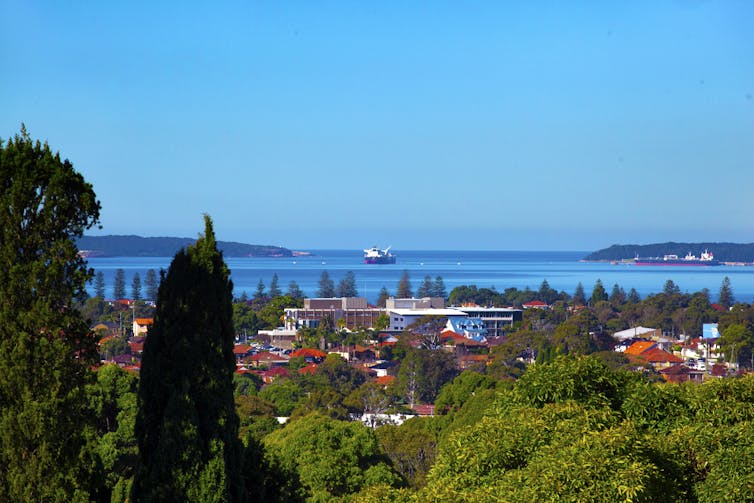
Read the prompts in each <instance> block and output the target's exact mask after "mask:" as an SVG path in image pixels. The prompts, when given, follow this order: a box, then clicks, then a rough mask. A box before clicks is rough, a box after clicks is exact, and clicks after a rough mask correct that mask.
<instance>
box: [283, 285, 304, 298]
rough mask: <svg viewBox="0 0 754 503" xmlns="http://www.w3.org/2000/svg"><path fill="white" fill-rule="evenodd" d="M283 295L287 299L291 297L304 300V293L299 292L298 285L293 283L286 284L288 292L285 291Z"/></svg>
mask: <svg viewBox="0 0 754 503" xmlns="http://www.w3.org/2000/svg"><path fill="white" fill-rule="evenodd" d="M285 294H286V295H287V296H288V297H293V298H294V299H303V298H304V292H302V291H301V288H299V286H298V283H296V282H295V281H291V282H290V283H288V291H286V292H285Z"/></svg>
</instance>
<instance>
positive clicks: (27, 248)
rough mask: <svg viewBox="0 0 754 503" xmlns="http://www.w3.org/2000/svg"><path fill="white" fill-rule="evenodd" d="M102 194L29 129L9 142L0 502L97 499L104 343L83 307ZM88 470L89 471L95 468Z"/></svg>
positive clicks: (2, 264) (3, 188)
mask: <svg viewBox="0 0 754 503" xmlns="http://www.w3.org/2000/svg"><path fill="white" fill-rule="evenodd" d="M99 212H100V204H99V202H98V201H97V198H96V196H95V194H94V190H93V189H92V186H91V185H90V184H89V183H87V182H86V181H85V180H84V178H83V177H82V176H81V174H79V173H78V172H77V171H75V170H74V168H73V165H72V164H71V163H70V162H69V161H68V160H61V159H60V155H59V154H58V153H53V152H52V151H51V150H50V147H49V146H48V145H47V144H46V143H45V144H44V145H42V144H40V142H39V141H36V142H34V141H32V140H31V138H30V137H29V135H28V133H27V132H26V128H25V127H24V126H22V127H21V132H20V134H17V135H15V136H14V137H13V138H11V139H10V140H8V141H7V142H5V143H3V142H0V501H87V500H88V499H89V498H90V494H89V488H90V487H91V485H90V484H91V483H92V481H91V478H90V477H91V470H90V467H91V466H92V465H93V457H94V453H93V452H92V451H91V450H90V449H89V448H88V444H87V438H88V437H89V438H91V435H92V434H93V431H94V430H93V428H94V416H93V414H92V412H91V409H90V408H89V407H88V406H87V400H86V395H85V386H86V384H87V383H90V382H92V379H93V375H92V373H91V371H90V368H91V367H92V366H93V365H94V364H95V363H96V362H97V360H98V355H97V337H96V336H95V334H93V333H92V332H90V330H89V327H88V324H87V322H86V320H84V318H83V317H82V315H81V313H80V312H79V311H78V308H77V307H76V303H75V299H80V298H83V297H84V296H85V288H86V284H87V282H88V281H89V280H90V279H91V277H92V274H93V272H92V271H91V270H90V269H88V268H87V267H86V262H85V261H84V259H83V258H81V257H80V256H79V254H78V250H77V248H76V240H77V239H78V238H80V237H81V236H82V235H83V232H84V230H86V229H90V228H91V227H93V226H94V225H96V224H97V222H98V220H99ZM86 465H89V467H87V466H86Z"/></svg>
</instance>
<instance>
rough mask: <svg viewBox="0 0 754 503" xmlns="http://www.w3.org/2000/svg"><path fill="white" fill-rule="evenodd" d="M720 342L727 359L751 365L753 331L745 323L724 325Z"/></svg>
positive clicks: (753, 342)
mask: <svg viewBox="0 0 754 503" xmlns="http://www.w3.org/2000/svg"><path fill="white" fill-rule="evenodd" d="M720 343H721V346H722V348H723V352H724V354H725V355H726V360H727V361H730V362H733V363H741V364H743V365H744V366H749V367H750V366H751V360H752V350H753V349H754V333H752V331H751V330H750V329H749V328H747V327H746V325H743V324H740V323H734V324H732V325H729V326H728V327H726V328H725V330H723V333H722V334H721V336H720Z"/></svg>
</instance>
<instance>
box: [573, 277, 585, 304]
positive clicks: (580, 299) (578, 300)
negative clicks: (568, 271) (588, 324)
mask: <svg viewBox="0 0 754 503" xmlns="http://www.w3.org/2000/svg"><path fill="white" fill-rule="evenodd" d="M573 304H574V305H576V306H583V305H584V304H586V294H585V293H584V285H582V284H581V281H579V284H578V285H576V291H575V292H573Z"/></svg>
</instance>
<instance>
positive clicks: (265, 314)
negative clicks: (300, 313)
mask: <svg viewBox="0 0 754 503" xmlns="http://www.w3.org/2000/svg"><path fill="white" fill-rule="evenodd" d="M289 307H302V302H301V299H295V298H293V297H288V296H287V295H282V296H280V295H279V296H277V297H274V298H273V299H272V300H270V301H269V302H268V303H267V304H266V305H265V306H264V307H263V308H262V309H260V310H259V312H258V313H257V319H258V320H259V322H260V323H261V326H260V328H267V329H273V328H276V327H280V326H283V324H284V322H285V310H286V308H289Z"/></svg>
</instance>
